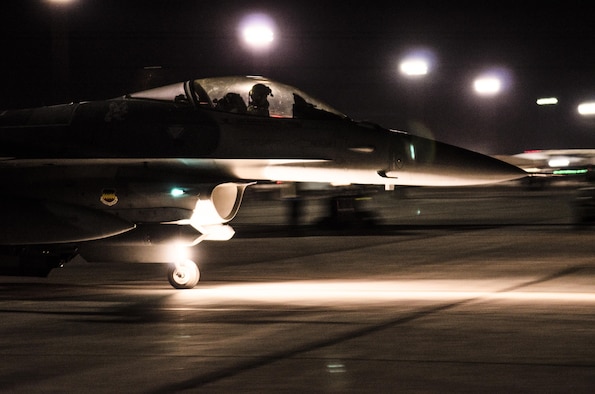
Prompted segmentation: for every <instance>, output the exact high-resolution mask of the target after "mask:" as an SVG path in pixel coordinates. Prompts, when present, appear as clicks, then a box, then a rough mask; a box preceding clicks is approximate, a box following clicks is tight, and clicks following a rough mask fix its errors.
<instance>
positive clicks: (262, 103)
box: [248, 83, 273, 116]
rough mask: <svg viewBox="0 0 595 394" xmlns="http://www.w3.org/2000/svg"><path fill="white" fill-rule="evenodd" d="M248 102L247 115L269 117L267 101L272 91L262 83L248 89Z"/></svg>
mask: <svg viewBox="0 0 595 394" xmlns="http://www.w3.org/2000/svg"><path fill="white" fill-rule="evenodd" d="M249 95H250V100H249V102H248V113H249V114H254V115H260V116H269V100H268V99H267V98H268V96H269V95H270V96H271V97H273V91H272V90H271V88H269V87H268V86H266V85H263V84H262V83H257V84H256V85H254V86H252V89H250V93H249Z"/></svg>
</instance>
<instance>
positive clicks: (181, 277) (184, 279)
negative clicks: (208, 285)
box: [167, 260, 200, 289]
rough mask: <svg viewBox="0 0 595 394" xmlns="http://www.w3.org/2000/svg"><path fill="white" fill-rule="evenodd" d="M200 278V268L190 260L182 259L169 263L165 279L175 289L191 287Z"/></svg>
mask: <svg viewBox="0 0 595 394" xmlns="http://www.w3.org/2000/svg"><path fill="white" fill-rule="evenodd" d="M199 279H200V270H199V269H198V266H197V265H196V263H195V262H194V261H192V260H183V261H180V262H177V263H173V264H171V265H170V267H169V270H168V271H167V280H169V283H170V284H171V285H172V286H173V287H175V288H176V289H191V288H193V287H194V286H196V284H197V283H198V280H199Z"/></svg>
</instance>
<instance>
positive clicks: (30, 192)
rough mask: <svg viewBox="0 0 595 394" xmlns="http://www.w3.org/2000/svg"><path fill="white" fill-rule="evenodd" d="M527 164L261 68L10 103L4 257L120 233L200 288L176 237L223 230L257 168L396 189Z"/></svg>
mask: <svg viewBox="0 0 595 394" xmlns="http://www.w3.org/2000/svg"><path fill="white" fill-rule="evenodd" d="M525 175H526V174H525V172H524V171H522V170H520V169H518V168H517V167H515V166H512V165H510V164H507V163H504V162H502V161H499V160H496V159H494V158H491V157H488V156H484V155H481V154H479V153H475V152H471V151H468V150H465V149H462V148H459V147H455V146H451V145H447V144H444V143H440V142H437V141H433V140H429V139H425V138H421V137H417V136H413V135H409V134H407V133H404V132H398V131H393V130H388V129H384V128H381V127H380V126H377V125H373V124H369V123H359V122H355V121H353V120H351V119H349V118H348V117H347V116H345V115H343V114H342V113H340V112H339V111H337V110H335V109H333V108H332V107H330V106H328V105H326V104H324V103H322V102H320V101H319V100H316V99H315V98H313V97H311V96H309V95H308V94H306V93H304V92H302V91H300V90H298V89H296V88H293V87H291V86H288V85H285V84H281V83H278V82H275V81H272V80H269V79H266V78H262V77H222V78H205V79H197V80H192V81H187V82H182V83H177V84H172V85H168V86H164V87H160V88H156V89H151V90H147V91H143V92H139V93H133V94H128V95H126V96H123V97H119V98H115V99H110V100H105V101H93V102H81V103H71V104H64V105H56V106H50V107H41V108H33V109H21V110H10V111H8V110H7V111H2V112H0V182H1V185H2V186H1V187H2V193H1V194H0V217H1V219H2V221H1V224H0V226H1V227H0V255H1V256H2V257H1V260H0V264H1V266H0V269H1V270H2V274H11V275H36V276H47V274H48V273H49V272H50V270H51V269H53V268H55V267H58V266H61V265H62V264H63V263H65V262H67V261H69V260H71V259H72V258H74V257H75V256H76V255H78V254H81V256H82V257H83V258H85V259H87V260H88V257H87V256H85V248H86V246H88V245H98V244H99V245H101V242H108V243H109V244H110V245H119V246H120V249H119V250H121V251H122V255H121V256H119V260H121V261H133V262H168V263H171V265H170V269H169V271H168V279H169V282H170V283H171V285H172V286H173V287H175V288H192V287H194V286H195V285H196V284H197V282H198V281H199V278H200V271H199V269H198V266H197V265H196V264H195V263H194V262H193V261H191V260H189V259H188V258H187V257H185V256H184V255H183V253H179V252H178V251H177V250H178V249H179V247H180V246H181V250H185V249H187V248H189V247H191V246H194V245H197V244H198V243H200V242H202V241H207V240H229V239H230V238H231V237H232V236H233V235H234V230H233V229H232V227H231V226H230V225H229V224H228V222H229V221H230V220H232V219H233V218H234V216H235V215H236V213H237V212H238V209H239V207H240V203H241V201H242V197H243V194H244V191H245V189H246V188H247V187H248V186H249V185H251V184H253V183H255V182H258V181H282V182H324V183H333V184H362V185H384V186H385V188H386V189H388V190H390V189H392V188H394V186H395V185H415V186H455V185H474V184H487V183H495V182H502V181H507V180H511V179H517V178H521V177H524V176H525ZM131 245H136V246H138V245H143V246H146V247H145V248H144V250H146V251H147V255H146V256H143V257H142V258H141V257H139V256H129V255H127V253H126V250H127V249H128V247H129V246H131ZM160 246H163V247H164V248H159V247H160ZM100 249H101V248H100ZM158 251H164V252H163V255H159V253H161V252H159V253H158Z"/></svg>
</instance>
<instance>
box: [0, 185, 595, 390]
mask: <svg viewBox="0 0 595 394" xmlns="http://www.w3.org/2000/svg"><path fill="white" fill-rule="evenodd" d="M575 195H576V188H575V187H568V186H564V187H552V188H547V189H543V190H526V189H524V188H522V187H520V186H518V185H505V186H500V187H491V188H459V189H410V190H406V191H398V192H392V193H384V192H379V193H377V194H372V195H367V196H366V197H365V205H366V208H365V209H366V211H369V212H372V213H373V214H374V215H375V216H374V217H375V219H376V220H375V222H374V223H373V224H370V223H366V225H365V226H364V225H362V224H361V223H359V224H357V223H356V224H352V225H348V226H347V225H343V226H342V227H339V228H328V227H324V226H323V227H320V226H317V225H316V224H317V223H319V218H320V217H321V216H324V213H325V207H326V204H327V202H326V201H325V200H323V199H321V198H312V199H309V200H307V201H306V202H305V205H304V211H303V213H302V216H301V217H300V220H299V222H300V223H298V224H297V225H295V223H294V225H292V226H289V225H288V224H287V220H288V219H287V218H288V216H287V204H286V202H285V201H282V200H279V199H275V198H272V199H271V196H270V195H269V196H267V197H266V198H264V197H263V196H259V195H257V194H251V195H250V194H249V195H248V196H247V199H246V201H245V203H244V206H243V207H242V209H241V210H240V214H239V215H238V217H237V218H236V219H235V220H234V222H232V224H233V223H235V225H234V228H235V229H236V231H237V234H236V237H234V238H233V239H232V240H230V241H228V242H204V243H202V244H200V245H198V247H197V248H196V255H197V257H198V260H197V261H198V262H199V264H200V267H201V273H202V276H201V282H200V283H199V285H198V286H197V287H196V288H195V289H192V290H174V289H172V288H171V287H170V286H169V284H168V283H167V280H166V276H165V273H166V270H167V266H166V265H163V264H121V263H87V262H85V261H83V260H82V259H77V260H75V261H74V262H72V263H70V264H67V265H66V266H65V267H64V268H62V269H59V270H55V271H53V272H52V273H51V274H50V276H49V278H46V279H43V278H15V277H0V314H1V315H0V316H1V322H0V349H1V352H2V362H1V363H0V391H2V392H9V393H10V392H14V393H35V392H37V393H41V392H43V393H54V392H56V393H57V392H60V393H61V392H74V391H76V392H81V391H84V392H89V393H93V392H97V393H105V392H129V393H172V392H200V393H228V392H242V393H273V392H274V393H279V392H283V393H293V392H296V393H298V392H299V393H303V392H310V393H372V392H374V393H395V392H399V393H401V392H406V393H409V392H414V393H419V392H423V393H428V392H441V393H443V392H457V393H465V392H470V393H471V392H473V393H476V392H512V391H514V392H524V393H533V392H535V393H543V392H548V393H566V392H573V393H583V392H584V393H587V392H589V393H591V392H592V391H593V387H595V346H593V343H595V242H593V241H594V233H593V231H594V230H595V228H593V227H591V226H588V225H580V226H579V225H576V224H575V223H574V221H573V208H572V207H573V203H574V197H575Z"/></svg>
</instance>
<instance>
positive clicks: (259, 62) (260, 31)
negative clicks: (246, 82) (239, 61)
mask: <svg viewBox="0 0 595 394" xmlns="http://www.w3.org/2000/svg"><path fill="white" fill-rule="evenodd" d="M239 33H240V39H241V41H242V44H243V47H244V49H246V50H247V51H249V52H251V53H252V57H253V67H254V68H255V70H254V71H255V73H256V74H266V72H267V71H268V63H269V51H270V50H271V49H272V48H273V46H274V44H275V38H276V27H275V23H274V21H273V19H272V18H271V17H269V16H268V15H266V14H263V13H255V14H249V15H247V16H246V17H244V19H242V21H241V23H240V26H239Z"/></svg>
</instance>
